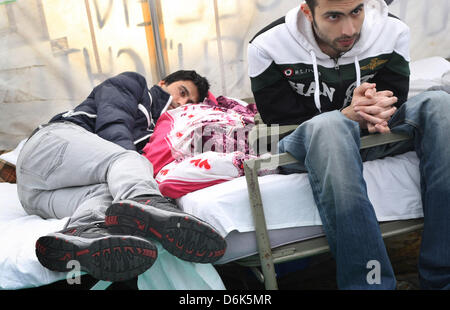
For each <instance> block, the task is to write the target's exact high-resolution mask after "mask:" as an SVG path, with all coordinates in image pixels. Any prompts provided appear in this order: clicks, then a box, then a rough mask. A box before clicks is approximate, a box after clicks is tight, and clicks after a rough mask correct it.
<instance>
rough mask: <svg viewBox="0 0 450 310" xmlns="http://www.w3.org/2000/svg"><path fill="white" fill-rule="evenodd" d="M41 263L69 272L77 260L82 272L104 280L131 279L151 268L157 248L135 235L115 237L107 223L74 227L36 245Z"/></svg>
mask: <svg viewBox="0 0 450 310" xmlns="http://www.w3.org/2000/svg"><path fill="white" fill-rule="evenodd" d="M36 256H37V258H38V260H39V262H40V263H41V264H42V265H43V266H44V267H46V268H48V269H50V270H53V271H60V272H66V271H70V270H72V268H73V265H71V266H70V267H72V268H69V267H68V264H67V263H68V262H69V261H71V260H76V261H78V262H79V263H80V268H81V271H85V272H87V273H89V274H90V275H92V276H93V277H94V278H96V279H99V280H105V281H111V282H114V281H125V280H129V279H132V278H134V277H136V276H138V275H139V274H141V273H143V272H145V271H146V270H147V269H148V268H150V267H151V266H152V265H153V263H154V262H155V260H156V257H157V248H156V246H155V245H154V244H152V243H151V242H150V241H148V240H146V239H144V238H139V237H136V236H125V235H113V234H111V233H110V232H108V230H107V229H106V227H105V225H104V223H95V224H91V225H85V226H78V227H71V228H67V229H64V230H62V231H59V232H55V233H51V234H48V235H47V236H44V237H40V238H39V239H38V240H37V242H36Z"/></svg>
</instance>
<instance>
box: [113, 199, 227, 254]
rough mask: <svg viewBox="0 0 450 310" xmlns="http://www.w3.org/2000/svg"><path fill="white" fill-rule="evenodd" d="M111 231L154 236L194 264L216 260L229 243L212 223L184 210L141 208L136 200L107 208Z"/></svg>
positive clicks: (166, 246)
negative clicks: (171, 210) (179, 211)
mask: <svg viewBox="0 0 450 310" xmlns="http://www.w3.org/2000/svg"><path fill="white" fill-rule="evenodd" d="M105 223H106V225H107V226H108V230H111V232H116V233H121V234H131V235H135V236H142V237H144V238H153V239H155V240H157V241H159V242H160V243H161V245H162V246H163V247H164V248H165V249H166V250H167V251H168V252H169V253H171V254H172V255H174V256H176V257H178V258H180V259H182V260H186V261H190V262H195V263H214V262H216V261H217V260H219V259H220V258H221V257H222V256H223V255H224V254H225V250H226V242H225V240H224V239H223V238H222V236H221V235H219V234H218V233H217V232H216V231H215V229H214V228H213V227H212V226H210V225H209V224H207V223H205V222H203V221H201V220H199V219H197V218H196V217H194V216H192V215H189V214H186V213H183V214H180V213H177V212H170V211H166V210H162V209H159V208H155V207H151V206H148V207H141V206H140V205H137V204H136V202H134V201H123V202H121V203H116V204H112V205H111V206H110V207H109V208H108V209H107V211H106V218H105Z"/></svg>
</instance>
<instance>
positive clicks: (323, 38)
mask: <svg viewBox="0 0 450 310" xmlns="http://www.w3.org/2000/svg"><path fill="white" fill-rule="evenodd" d="M313 29H314V34H315V36H316V40H318V41H320V42H321V43H323V44H325V45H326V46H328V47H330V48H331V49H333V50H334V51H335V52H336V54H337V55H338V56H339V55H341V54H343V53H346V52H348V51H349V50H351V49H352V48H353V46H355V44H356V43H357V42H358V40H359V38H360V36H361V33H360V32H358V33H356V34H355V35H353V36H342V37H339V38H336V39H334V40H332V39H330V38H328V37H327V36H326V35H325V34H324V33H322V32H321V31H320V30H319V27H317V23H316V21H315V19H313ZM342 40H354V42H353V44H352V45H351V46H349V47H340V46H339V42H338V41H342ZM318 43H319V42H318Z"/></svg>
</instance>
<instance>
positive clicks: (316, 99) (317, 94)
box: [311, 50, 322, 113]
mask: <svg viewBox="0 0 450 310" xmlns="http://www.w3.org/2000/svg"><path fill="white" fill-rule="evenodd" d="M311 58H312V62H313V69H314V81H315V84H316V87H314V103H315V104H316V108H317V109H318V110H319V112H320V113H322V105H321V104H320V84H319V70H318V69H317V57H316V53H314V51H313V50H311Z"/></svg>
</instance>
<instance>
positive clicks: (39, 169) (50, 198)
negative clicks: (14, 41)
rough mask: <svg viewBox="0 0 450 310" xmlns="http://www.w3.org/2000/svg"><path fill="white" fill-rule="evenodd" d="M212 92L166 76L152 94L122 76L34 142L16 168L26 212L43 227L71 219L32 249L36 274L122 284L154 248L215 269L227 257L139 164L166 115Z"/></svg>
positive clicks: (199, 82) (189, 76)
mask: <svg viewBox="0 0 450 310" xmlns="http://www.w3.org/2000/svg"><path fill="white" fill-rule="evenodd" d="M208 89H209V83H208V81H207V80H206V79H205V78H203V77H201V76H199V75H198V74H197V73H196V72H195V71H177V72H175V73H172V74H171V75H169V76H167V77H166V78H165V79H163V80H162V81H160V82H159V83H158V85H155V86H153V87H152V88H150V90H149V89H148V88H147V84H146V80H145V78H144V77H142V76H141V75H139V74H137V73H133V72H125V73H122V74H119V75H118V76H115V77H113V78H110V79H107V80H106V81H104V82H103V83H101V84H100V85H98V86H97V87H95V88H94V89H93V90H92V92H91V94H90V95H89V96H88V98H87V99H86V100H85V101H84V102H83V103H81V104H80V105H79V106H77V107H76V108H75V109H73V110H72V111H68V112H65V113H61V114H58V115H56V116H55V117H53V118H52V119H51V120H50V122H49V123H48V124H45V125H42V126H40V128H38V129H37V130H36V131H35V132H33V134H32V135H31V137H30V138H29V139H28V141H27V142H26V144H25V145H24V147H23V149H22V151H21V153H20V155H19V158H18V162H17V188H18V195H19V199H20V201H21V203H22V206H23V207H24V209H25V210H26V212H27V213H28V214H35V215H38V216H41V217H43V218H64V217H70V220H69V221H68V223H67V225H66V229H64V230H62V231H59V232H55V233H51V234H49V235H47V236H43V237H41V238H39V240H38V241H37V242H36V255H37V257H38V259H39V261H40V262H41V264H43V265H44V266H45V267H47V268H49V269H51V270H55V271H67V270H68V268H67V262H68V261H70V260H78V261H79V263H80V265H81V269H82V270H84V271H86V272H88V273H89V274H91V275H92V276H93V277H95V278H97V279H102V280H109V281H119V280H127V279H130V278H134V277H136V276H137V275H139V274H141V273H143V272H144V271H146V270H147V269H148V268H149V267H150V266H151V265H152V264H153V263H154V261H155V259H156V258H157V250H156V246H155V245H154V244H153V243H152V241H151V239H152V238H154V239H156V240H158V241H159V242H160V243H161V245H162V246H163V247H164V248H165V249H166V250H167V251H168V252H169V253H171V254H173V255H175V256H177V257H179V258H181V259H183V260H187V261H192V262H198V263H211V262H214V261H216V260H218V259H219V258H220V257H221V256H222V255H223V254H224V251H225V248H226V243H225V241H224V239H223V238H222V237H221V236H220V235H219V234H218V233H217V232H216V230H215V229H214V228H213V227H212V226H210V225H208V224H207V223H205V222H203V221H201V220H199V219H197V218H195V217H193V216H191V215H189V214H186V213H183V212H182V211H180V210H179V209H177V207H176V205H174V204H172V203H171V202H169V201H167V200H166V199H165V198H164V197H163V196H162V195H161V193H160V191H159V189H158V186H157V184H156V182H155V180H154V179H153V167H152V164H151V163H150V162H149V161H148V160H147V159H146V158H145V157H144V156H142V155H141V154H140V152H141V150H142V147H143V146H145V145H146V143H147V142H148V140H149V138H150V136H151V134H152V132H153V128H154V126H155V123H156V121H157V119H158V117H159V116H160V115H161V114H162V112H164V110H166V109H172V108H175V107H178V106H180V105H184V104H186V103H196V102H200V101H202V100H203V98H205V97H206V96H207V93H208ZM105 214H106V215H107V217H105ZM105 218H106V220H105Z"/></svg>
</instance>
